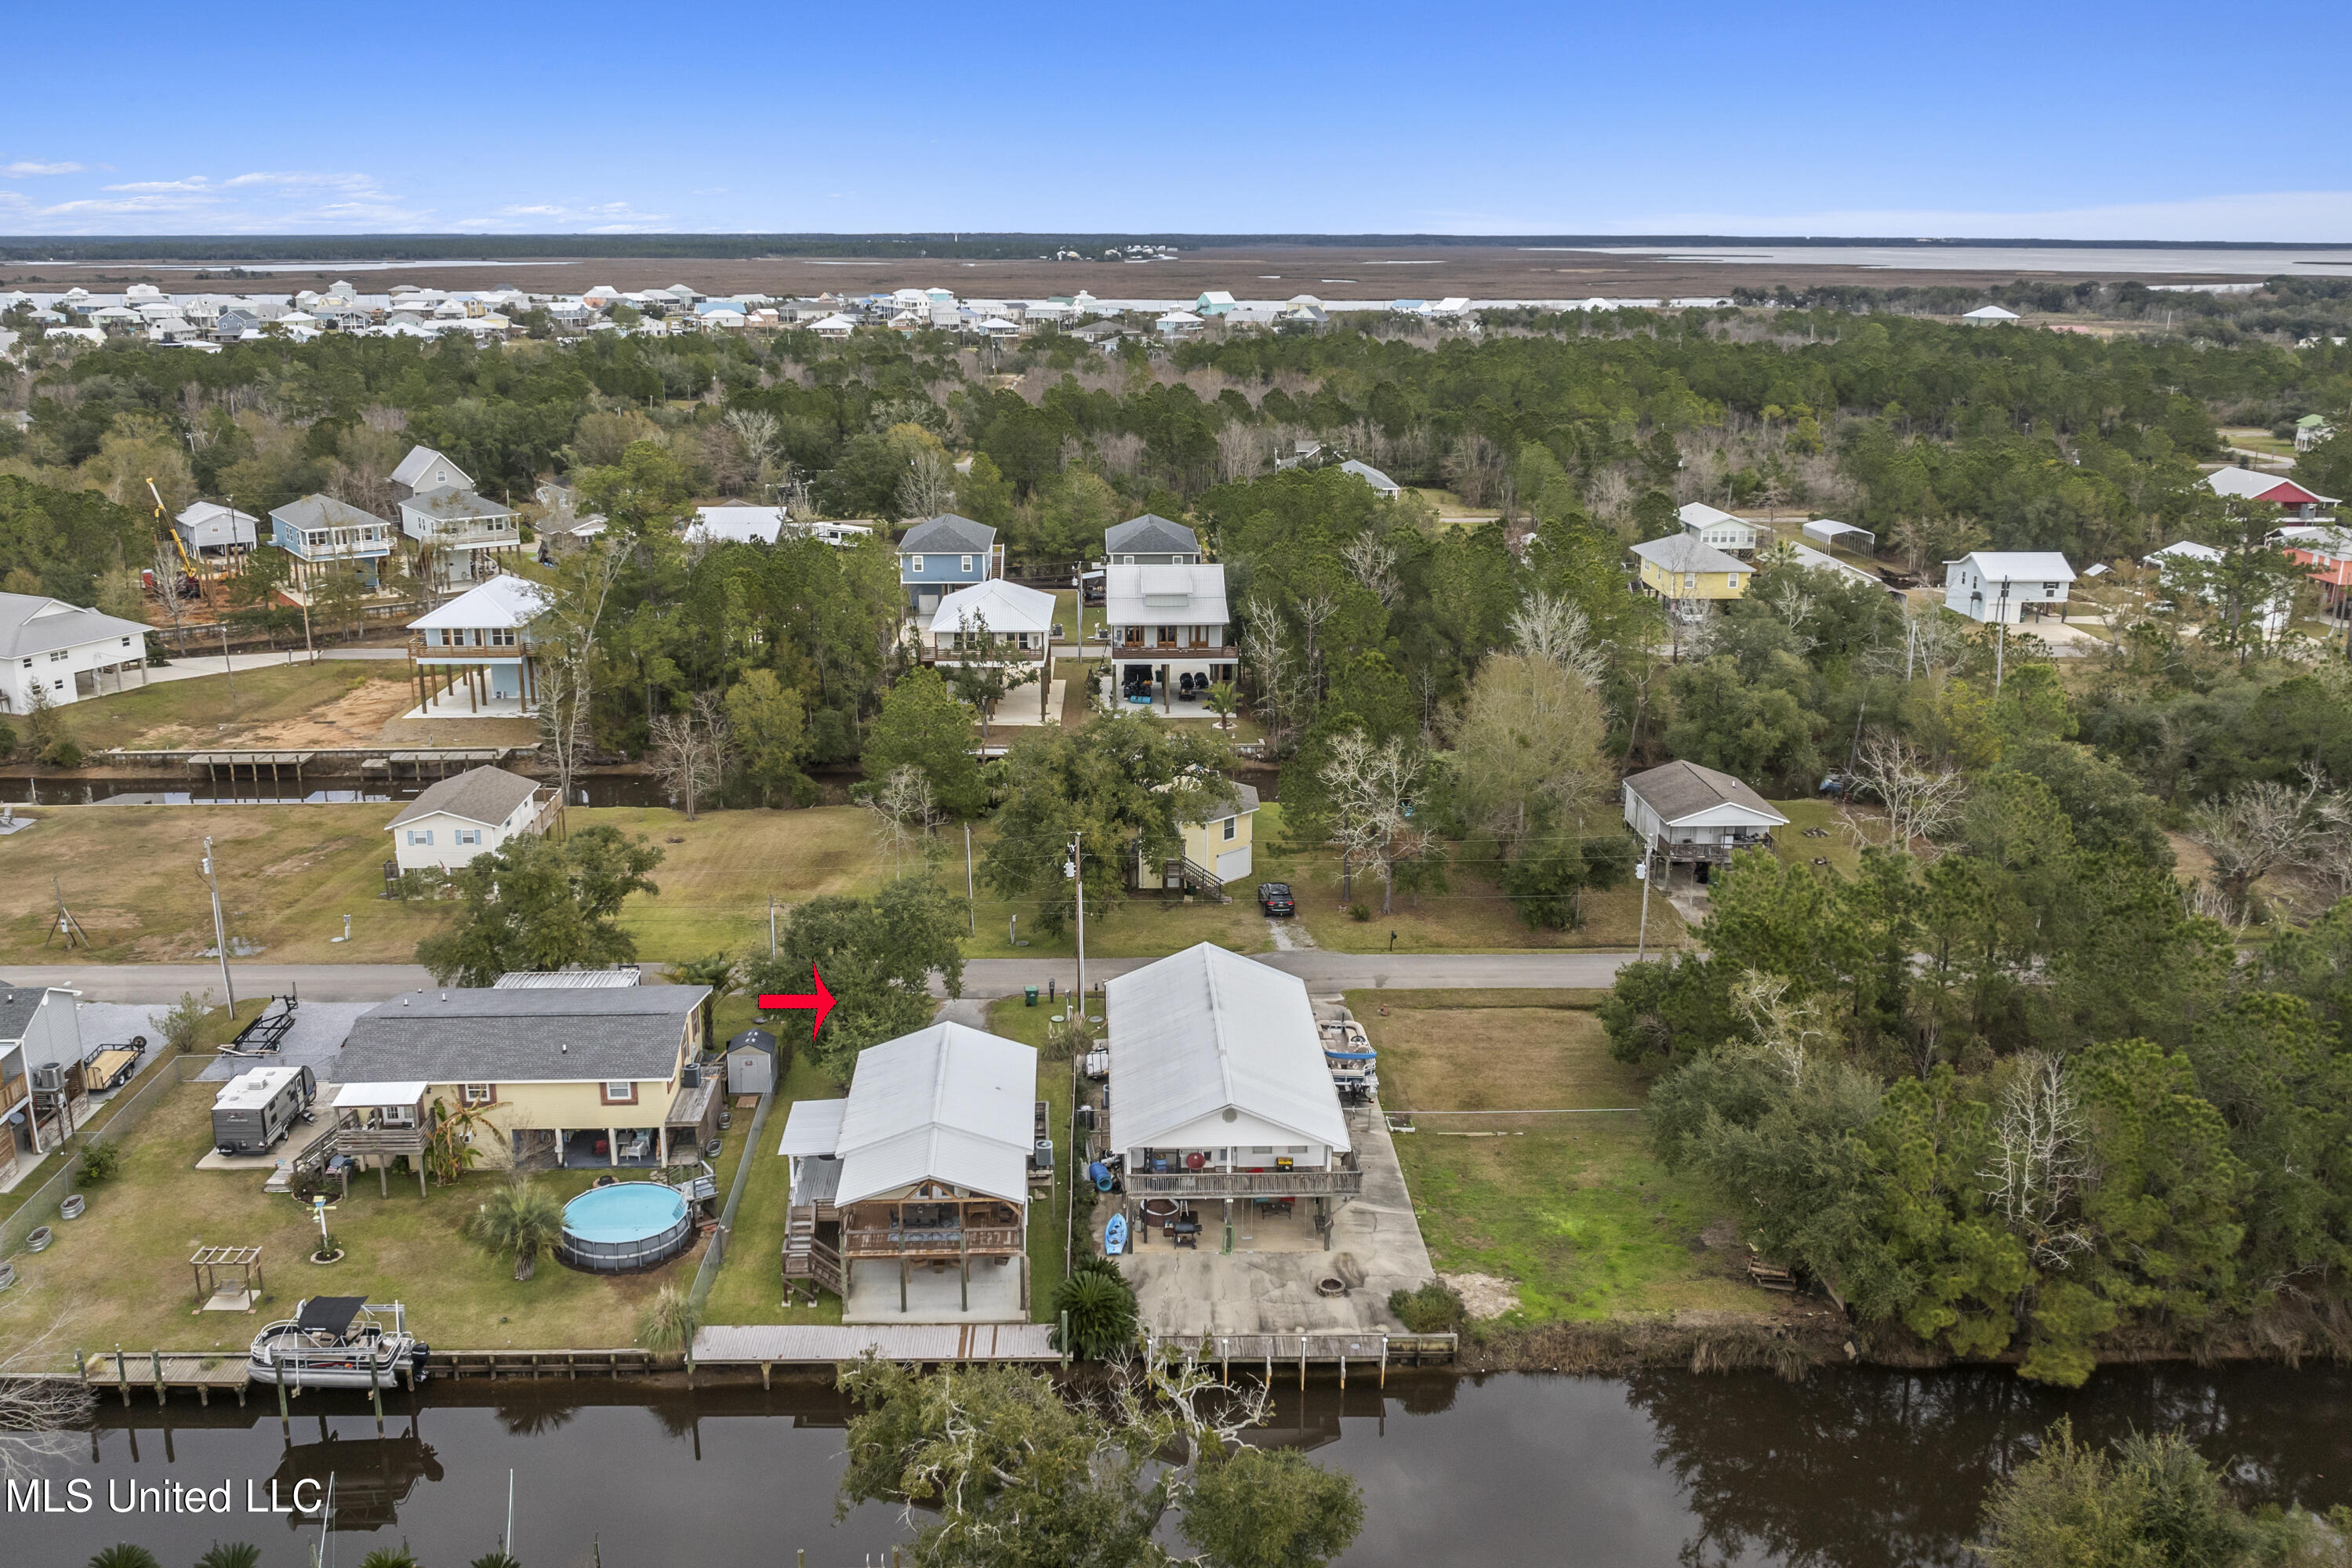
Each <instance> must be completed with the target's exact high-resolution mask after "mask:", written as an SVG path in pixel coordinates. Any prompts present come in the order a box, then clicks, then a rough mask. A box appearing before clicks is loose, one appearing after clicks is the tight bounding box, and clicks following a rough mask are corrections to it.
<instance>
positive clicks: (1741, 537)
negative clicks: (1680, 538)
mask: <svg viewBox="0 0 2352 1568" xmlns="http://www.w3.org/2000/svg"><path fill="white" fill-rule="evenodd" d="M1675 516H1677V517H1679V518H1681V519H1682V524H1683V531H1684V532H1685V533H1691V534H1696V535H1697V536H1698V541H1699V542H1700V543H1701V544H1706V545H1711V546H1713V547H1714V548H1715V549H1717V550H1720V551H1724V552H1727V553H1729V554H1733V555H1748V554H1752V553H1753V552H1755V549H1756V540H1757V536H1758V535H1759V534H1761V533H1762V532H1763V529H1761V528H1760V527H1759V526H1758V525H1757V524H1755V523H1752V522H1750V521H1748V520H1747V519H1746V518H1744V517H1734V516H1732V515H1731V514H1730V513H1729V512H1727V511H1718V510H1716V509H1715V508H1714V507H1711V506H1709V505H1707V504H1706V502H1705V501H1696V500H1695V501H1693V502H1691V503H1690V504H1689V505H1688V506H1686V507H1684V508H1683V509H1682V510H1680V511H1678V512H1676V513H1675Z"/></svg>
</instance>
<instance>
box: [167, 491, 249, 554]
mask: <svg viewBox="0 0 2352 1568" xmlns="http://www.w3.org/2000/svg"><path fill="white" fill-rule="evenodd" d="M254 530H255V519H254V518H253V517H252V516H251V514H249V513H247V512H242V511H238V510H236V509H235V508H234V507H226V506H222V505H221V504H220V503H219V502H217V501H208V500H200V501H197V502H195V503H194V505H192V506H190V507H188V508H187V509H186V510H184V511H182V512H181V513H180V515H179V516H177V517H175V518H173V520H172V531H173V532H174V533H177V534H178V535H179V536H180V542H182V543H183V544H185V545H186V546H187V547H188V549H189V550H190V551H191V552H198V551H205V552H211V554H212V555H213V556H214V558H215V559H219V558H220V557H223V556H226V554H227V553H228V552H230V551H232V550H250V549H252V548H253V545H254Z"/></svg>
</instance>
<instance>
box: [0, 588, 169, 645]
mask: <svg viewBox="0 0 2352 1568" xmlns="http://www.w3.org/2000/svg"><path fill="white" fill-rule="evenodd" d="M146 635H147V628H146V627H145V626H142V625H141V624H140V623H138V622H137V621H126V620H124V619H122V618H121V616H110V615H108V614H107V613H106V612H105V611H103V610H93V609H89V608H85V607H84V606H82V605H68V604H67V603H66V602H65V601H64V600H63V599H45V598H43V597H41V596H40V595H37V594H0V658H28V657H30V656H31V655H33V654H37V653H51V652H55V651H56V650H57V649H58V648H68V647H80V646H81V645H82V644H84V643H95V642H105V641H107V640H108V639H110V638H120V637H145V636H146ZM137 646H138V647H140V648H141V649H142V650H143V649H144V648H145V647H146V646H147V645H146V644H145V643H143V642H142V643H140V644H138V645H137Z"/></svg>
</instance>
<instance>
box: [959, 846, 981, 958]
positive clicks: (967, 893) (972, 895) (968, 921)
mask: <svg viewBox="0 0 2352 1568" xmlns="http://www.w3.org/2000/svg"><path fill="white" fill-rule="evenodd" d="M963 920H964V924H965V925H966V926H968V927H969V928H971V934H972V935H974V936H978V935H979V934H980V893H979V890H978V889H976V888H975V887H974V886H973V885H972V879H971V823H969V822H967V823H965V824H964V825H963Z"/></svg>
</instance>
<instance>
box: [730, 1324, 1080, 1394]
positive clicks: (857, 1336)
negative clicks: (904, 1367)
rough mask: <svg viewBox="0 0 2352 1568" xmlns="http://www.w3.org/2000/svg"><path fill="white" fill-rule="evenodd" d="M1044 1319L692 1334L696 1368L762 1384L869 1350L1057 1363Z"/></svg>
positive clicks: (748, 1327) (914, 1356)
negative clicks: (752, 1369)
mask: <svg viewBox="0 0 2352 1568" xmlns="http://www.w3.org/2000/svg"><path fill="white" fill-rule="evenodd" d="M1053 1337H1054V1331H1053V1329H1052V1327H1051V1326H1049V1325H1047V1324H1045V1323H876V1324H865V1325H854V1326H853V1325H848V1324H832V1323H751V1324H725V1325H718V1326H713V1327H710V1328H706V1329H703V1330H700V1331H698V1332H697V1333H696V1334H695V1336H694V1365H695V1367H696V1369H697V1370H700V1369H702V1368H705V1367H718V1366H756V1367H758V1368H759V1369H760V1382H761V1385H762V1386H765V1385H766V1384H767V1383H768V1380H769V1376H770V1374H771V1373H772V1372H773V1370H774V1369H775V1368H777V1367H780V1366H781V1367H785V1368H792V1367H807V1366H831V1365H833V1364H834V1363H836V1362H845V1361H856V1360H857V1359H858V1358H859V1357H860V1356H863V1355H865V1354H866V1352H868V1351H871V1352H874V1354H876V1355H877V1356H879V1357H880V1358H881V1359H882V1360H884V1361H895V1362H913V1363H919V1364H921V1365H926V1366H953V1365H956V1364H959V1363H965V1362H1031V1363H1057V1364H1058V1363H1060V1361H1061V1359H1062V1352H1059V1351H1057V1350H1055V1348H1054V1346H1053V1343H1052V1340H1053Z"/></svg>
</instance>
